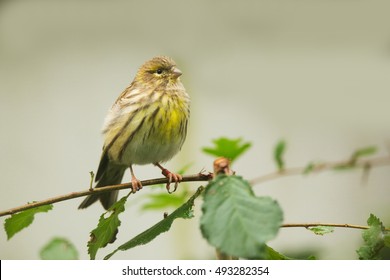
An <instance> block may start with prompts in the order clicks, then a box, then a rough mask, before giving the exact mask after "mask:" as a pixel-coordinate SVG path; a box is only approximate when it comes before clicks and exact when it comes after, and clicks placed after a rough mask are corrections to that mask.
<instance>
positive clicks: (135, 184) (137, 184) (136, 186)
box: [130, 165, 142, 193]
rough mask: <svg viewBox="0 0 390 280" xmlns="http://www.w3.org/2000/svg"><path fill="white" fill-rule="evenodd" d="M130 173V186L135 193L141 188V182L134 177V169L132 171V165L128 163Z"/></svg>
mask: <svg viewBox="0 0 390 280" xmlns="http://www.w3.org/2000/svg"><path fill="white" fill-rule="evenodd" d="M130 173H131V188H132V192H133V193H136V192H137V191H139V190H140V189H142V184H141V181H140V180H138V179H137V178H136V177H135V175H134V171H133V166H131V165H130Z"/></svg>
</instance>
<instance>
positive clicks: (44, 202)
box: [0, 173, 212, 217]
mask: <svg viewBox="0 0 390 280" xmlns="http://www.w3.org/2000/svg"><path fill="white" fill-rule="evenodd" d="M211 178H212V175H211V174H203V173H198V174H194V175H187V176H183V180H182V182H195V181H196V182H199V181H209V180H210V179H211ZM141 183H142V186H144V187H145V186H151V185H158V184H166V183H168V179H167V178H158V179H151V180H144V181H141ZM129 188H131V183H125V184H119V185H112V186H107V187H102V188H95V189H89V190H86V191H80V192H72V193H69V194H65V195H60V196H57V197H52V198H49V199H45V200H41V201H37V202H32V203H28V204H25V205H22V206H18V207H15V208H12V209H8V210H5V211H1V212H0V217H2V216H6V215H12V214H15V213H17V212H21V211H24V210H27V209H31V208H35V207H38V206H42V205H48V204H53V203H57V202H60V201H64V200H69V199H73V198H77V197H82V196H87V195H91V194H101V193H105V192H110V191H115V190H123V189H129Z"/></svg>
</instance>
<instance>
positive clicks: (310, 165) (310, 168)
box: [303, 162, 316, 175]
mask: <svg viewBox="0 0 390 280" xmlns="http://www.w3.org/2000/svg"><path fill="white" fill-rule="evenodd" d="M315 167H316V165H315V164H314V163H313V162H309V163H308V165H306V167H305V169H304V170H303V174H304V175H307V174H310V173H311V172H313V170H314V168H315Z"/></svg>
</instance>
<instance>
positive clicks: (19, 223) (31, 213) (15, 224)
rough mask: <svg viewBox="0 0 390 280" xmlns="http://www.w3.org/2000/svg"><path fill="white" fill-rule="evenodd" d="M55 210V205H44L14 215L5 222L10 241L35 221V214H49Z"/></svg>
mask: <svg viewBox="0 0 390 280" xmlns="http://www.w3.org/2000/svg"><path fill="white" fill-rule="evenodd" d="M52 209H53V205H51V204H50V205H43V206H39V207H35V208H31V209H27V210H24V211H22V212H20V213H17V214H13V215H11V217H9V218H7V219H6V220H5V222H4V229H5V231H6V233H7V238H8V240H10V239H11V238H12V237H13V236H14V235H15V234H16V233H18V232H19V231H21V230H22V229H24V228H26V227H28V226H29V225H31V224H32V222H33V221H34V217H35V214H37V213H44V212H48V211H50V210H52Z"/></svg>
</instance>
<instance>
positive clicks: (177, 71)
mask: <svg viewBox="0 0 390 280" xmlns="http://www.w3.org/2000/svg"><path fill="white" fill-rule="evenodd" d="M172 74H173V76H174V77H175V78H179V77H180V76H181V75H182V74H183V73H182V72H181V71H180V69H179V68H176V67H173V68H172Z"/></svg>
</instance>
